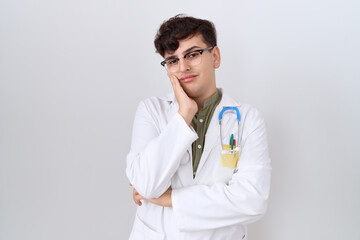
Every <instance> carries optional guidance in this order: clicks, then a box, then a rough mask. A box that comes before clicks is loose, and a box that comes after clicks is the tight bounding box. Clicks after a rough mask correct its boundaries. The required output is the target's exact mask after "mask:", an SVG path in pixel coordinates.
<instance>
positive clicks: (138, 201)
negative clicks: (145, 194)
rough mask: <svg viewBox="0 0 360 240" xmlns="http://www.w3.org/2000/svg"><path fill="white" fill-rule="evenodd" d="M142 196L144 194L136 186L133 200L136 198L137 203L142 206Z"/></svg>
mask: <svg viewBox="0 0 360 240" xmlns="http://www.w3.org/2000/svg"><path fill="white" fill-rule="evenodd" d="M141 198H142V196H141V195H140V194H139V193H138V192H137V191H136V189H135V188H134V190H133V200H134V202H135V204H137V205H139V206H141V205H142V203H141V202H140V199H141Z"/></svg>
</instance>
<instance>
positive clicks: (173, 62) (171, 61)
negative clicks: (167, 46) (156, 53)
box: [166, 59, 178, 66]
mask: <svg viewBox="0 0 360 240" xmlns="http://www.w3.org/2000/svg"><path fill="white" fill-rule="evenodd" d="M177 62H178V60H177V59H169V60H167V61H166V65H168V66H171V65H175V64H176V63H177Z"/></svg>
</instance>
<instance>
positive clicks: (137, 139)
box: [126, 102, 198, 198]
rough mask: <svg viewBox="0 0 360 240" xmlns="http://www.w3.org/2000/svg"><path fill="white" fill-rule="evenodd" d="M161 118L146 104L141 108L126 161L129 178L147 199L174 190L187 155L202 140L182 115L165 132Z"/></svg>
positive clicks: (168, 125) (174, 117) (177, 116)
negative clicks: (183, 160)
mask: <svg viewBox="0 0 360 240" xmlns="http://www.w3.org/2000/svg"><path fill="white" fill-rule="evenodd" d="M160 118H161V117H160V116H157V115H156V113H154V111H151V110H150V109H149V107H148V106H147V105H146V103H144V102H141V103H140V104H139V106H138V109H137V112H136V115H135V120H134V126H133V134H132V141H131V149H130V153H129V154H128V155H127V159H126V160H127V166H126V174H127V177H128V179H129V180H130V183H131V184H132V185H133V187H134V188H135V189H136V190H137V191H138V192H139V193H140V194H141V195H142V196H144V197H145V198H158V197H160V196H161V195H162V194H163V193H164V192H165V191H166V190H167V189H168V188H169V187H170V184H171V177H172V176H173V175H174V173H175V172H176V170H177V169H178V167H179V165H180V161H181V159H182V158H183V155H184V154H186V151H187V149H188V147H189V146H191V143H192V142H193V141H195V140H196V139H197V138H198V136H197V134H196V132H195V131H194V130H193V129H191V128H190V127H189V126H188V125H187V124H186V122H185V120H184V119H183V118H182V117H181V115H180V114H179V113H176V114H175V115H174V116H173V117H172V118H171V119H170V120H169V122H168V123H167V125H166V126H165V127H164V128H163V129H160V126H159V125H160V124H159V121H161V120H160Z"/></svg>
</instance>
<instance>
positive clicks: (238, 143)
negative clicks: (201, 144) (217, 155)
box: [219, 107, 242, 150]
mask: <svg viewBox="0 0 360 240" xmlns="http://www.w3.org/2000/svg"><path fill="white" fill-rule="evenodd" d="M227 110H235V111H236V115H237V120H238V139H237V146H240V139H241V136H240V135H242V132H241V133H240V119H241V117H240V111H239V109H238V108H237V107H224V108H223V109H222V110H221V112H220V113H219V125H220V143H221V148H222V149H223V150H224V144H223V141H222V131H221V120H222V117H223V114H224V112H225V111H227Z"/></svg>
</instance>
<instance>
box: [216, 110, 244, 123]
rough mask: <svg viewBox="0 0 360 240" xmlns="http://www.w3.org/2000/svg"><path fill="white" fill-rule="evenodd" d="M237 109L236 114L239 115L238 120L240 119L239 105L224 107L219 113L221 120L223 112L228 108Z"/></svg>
mask: <svg viewBox="0 0 360 240" xmlns="http://www.w3.org/2000/svg"><path fill="white" fill-rule="evenodd" d="M231 109H233V110H235V111H236V115H237V120H238V121H240V112H239V109H238V108H237V107H224V108H223V110H221V112H220V114H219V121H221V119H222V117H223V114H224V112H225V111H226V110H231Z"/></svg>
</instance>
